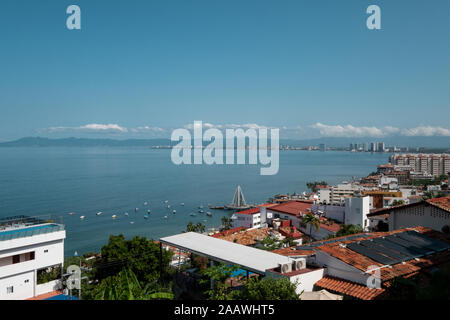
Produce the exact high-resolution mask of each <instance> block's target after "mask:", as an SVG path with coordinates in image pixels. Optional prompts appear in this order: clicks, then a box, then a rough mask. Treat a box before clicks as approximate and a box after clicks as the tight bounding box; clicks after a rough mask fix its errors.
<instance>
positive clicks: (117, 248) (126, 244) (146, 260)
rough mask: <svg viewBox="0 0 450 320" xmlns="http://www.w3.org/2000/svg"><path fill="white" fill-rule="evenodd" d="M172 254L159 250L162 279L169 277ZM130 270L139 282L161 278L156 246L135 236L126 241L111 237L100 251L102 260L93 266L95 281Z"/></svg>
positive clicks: (121, 237) (119, 237)
mask: <svg viewBox="0 0 450 320" xmlns="http://www.w3.org/2000/svg"><path fill="white" fill-rule="evenodd" d="M172 254H173V253H172V252H171V251H169V250H162V261H161V262H162V267H163V269H162V277H163V278H165V277H167V276H168V274H169V273H170V268H169V263H170V261H171V258H172ZM125 266H126V267H127V268H129V269H130V270H131V271H132V272H133V273H134V274H135V275H136V277H137V279H138V280H139V281H140V282H151V281H153V280H154V279H157V278H159V277H160V247H159V244H157V243H154V242H153V241H152V240H148V239H147V238H145V237H139V236H136V237H134V238H132V239H131V240H126V239H125V238H124V236H123V235H122V234H121V235H118V236H110V237H109V242H108V244H107V245H105V246H103V247H102V249H101V259H100V261H99V262H97V263H96V264H94V268H95V277H96V279H98V280H102V279H105V278H107V277H111V276H115V275H117V274H118V273H119V272H120V271H121V270H122V269H123V268H124V267H125Z"/></svg>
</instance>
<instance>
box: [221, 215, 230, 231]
mask: <svg viewBox="0 0 450 320" xmlns="http://www.w3.org/2000/svg"><path fill="white" fill-rule="evenodd" d="M230 229H231V218H228V217H226V216H223V217H222V230H230Z"/></svg>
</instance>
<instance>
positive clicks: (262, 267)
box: [160, 232, 292, 275]
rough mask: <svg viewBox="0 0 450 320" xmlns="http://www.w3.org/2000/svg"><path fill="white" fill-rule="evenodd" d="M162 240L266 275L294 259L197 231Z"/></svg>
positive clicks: (179, 247) (209, 257)
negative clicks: (267, 271) (268, 271)
mask: <svg viewBox="0 0 450 320" xmlns="http://www.w3.org/2000/svg"><path fill="white" fill-rule="evenodd" d="M160 241H161V242H163V243H165V244H168V245H171V246H174V247H176V248H178V249H181V250H186V251H190V252H192V253H195V254H198V255H200V256H203V257H206V258H208V259H211V260H214V261H217V262H223V263H227V264H235V265H239V266H241V268H242V269H245V270H248V271H251V272H254V273H258V274H261V275H264V274H265V272H266V270H267V269H273V268H276V267H278V265H279V264H280V263H288V262H291V261H292V260H291V259H290V258H288V257H285V256H282V255H279V254H276V253H272V252H269V251H265V250H261V249H256V248H252V247H247V246H244V245H241V244H237V243H233V242H229V241H226V240H221V239H217V238H213V237H209V236H205V235H202V234H199V233H196V232H186V233H181V234H177V235H174V236H170V237H164V238H161V239H160Z"/></svg>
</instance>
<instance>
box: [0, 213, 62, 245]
mask: <svg viewBox="0 0 450 320" xmlns="http://www.w3.org/2000/svg"><path fill="white" fill-rule="evenodd" d="M59 220H61V219H55V218H53V217H52V216H50V215H46V216H39V217H29V216H24V215H20V216H14V217H6V218H1V219H0V241H6V240H13V239H18V238H25V237H32V236H35V235H41V234H46V233H50V232H56V231H62V230H64V225H63V224H62V223H60V221H59Z"/></svg>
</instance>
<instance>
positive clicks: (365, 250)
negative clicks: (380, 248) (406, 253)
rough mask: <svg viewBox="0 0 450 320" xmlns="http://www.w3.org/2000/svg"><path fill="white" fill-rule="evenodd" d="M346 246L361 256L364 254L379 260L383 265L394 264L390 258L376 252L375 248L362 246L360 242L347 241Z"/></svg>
mask: <svg viewBox="0 0 450 320" xmlns="http://www.w3.org/2000/svg"><path fill="white" fill-rule="evenodd" d="M347 248H349V249H350V250H353V251H355V252H357V253H359V254H362V255H363V256H366V257H368V258H370V259H372V260H374V261H376V262H379V263H381V264H384V265H390V264H394V263H395V261H394V260H393V259H391V258H388V257H386V256H384V255H382V254H380V253H378V252H377V251H375V250H372V249H370V248H367V247H364V246H362V245H360V244H357V243H349V244H348V245H347Z"/></svg>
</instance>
